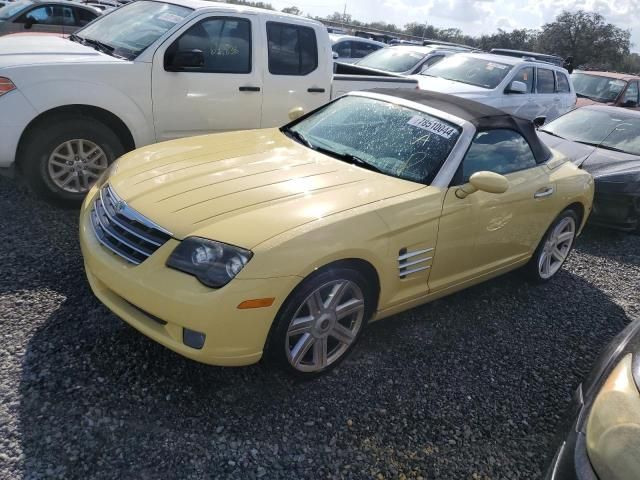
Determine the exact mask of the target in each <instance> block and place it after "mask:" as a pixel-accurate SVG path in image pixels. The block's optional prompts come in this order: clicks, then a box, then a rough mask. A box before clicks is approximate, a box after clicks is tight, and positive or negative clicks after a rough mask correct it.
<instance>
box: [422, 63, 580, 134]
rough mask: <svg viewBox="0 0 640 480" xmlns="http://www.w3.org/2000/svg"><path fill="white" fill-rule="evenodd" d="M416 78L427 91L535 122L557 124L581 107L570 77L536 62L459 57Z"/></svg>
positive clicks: (439, 64) (436, 65)
mask: <svg viewBox="0 0 640 480" xmlns="http://www.w3.org/2000/svg"><path fill="white" fill-rule="evenodd" d="M415 78H417V79H418V81H419V82H420V88H421V89H423V90H432V91H435V92H441V93H449V94H452V95H456V96H458V97H463V98H468V99H471V100H475V101H476V102H480V103H484V104H486V105H491V106H493V107H496V108H500V109H502V110H504V111H506V112H508V113H511V114H514V115H517V116H519V117H522V118H527V119H529V120H534V119H535V118H537V117H546V119H547V121H549V120H553V119H554V118H556V117H559V116H560V115H562V114H564V113H566V112H568V111H569V110H571V109H572V108H573V107H574V106H575V104H576V92H575V90H574V88H573V84H572V83H571V79H570V77H569V73H568V72H567V71H566V70H565V69H564V68H561V67H558V66H556V65H552V64H550V63H546V62H541V61H538V60H534V59H522V58H515V57H508V56H503V55H491V54H482V53H459V54H457V55H452V56H450V57H447V58H445V59H444V60H442V61H441V62H438V63H437V64H435V65H433V66H432V67H430V68H428V69H427V70H425V71H424V72H422V73H421V74H419V75H415Z"/></svg>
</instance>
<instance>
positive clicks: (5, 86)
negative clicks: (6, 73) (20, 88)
mask: <svg viewBox="0 0 640 480" xmlns="http://www.w3.org/2000/svg"><path fill="white" fill-rule="evenodd" d="M15 89H16V86H15V85H14V84H13V82H12V81H11V80H9V79H8V78H6V77H0V96H2V95H4V94H5V93H9V92H10V91H11V90H15Z"/></svg>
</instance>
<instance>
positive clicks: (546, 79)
mask: <svg viewBox="0 0 640 480" xmlns="http://www.w3.org/2000/svg"><path fill="white" fill-rule="evenodd" d="M536 91H537V92H538V93H555V91H556V85H555V79H554V76H553V70H547V69H546V68H538V78H537V80H536Z"/></svg>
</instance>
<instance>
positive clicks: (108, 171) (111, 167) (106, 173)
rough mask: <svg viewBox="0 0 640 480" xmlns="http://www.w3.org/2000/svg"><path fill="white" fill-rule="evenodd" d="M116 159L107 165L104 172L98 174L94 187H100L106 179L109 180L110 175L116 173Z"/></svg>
mask: <svg viewBox="0 0 640 480" xmlns="http://www.w3.org/2000/svg"><path fill="white" fill-rule="evenodd" d="M118 160H119V159H118ZM118 160H115V161H114V162H113V163H112V164H111V165H109V166H108V167H107V169H106V170H105V171H104V172H102V175H100V177H99V178H98V180H97V181H96V187H98V188H100V187H101V186H102V185H104V184H105V183H106V182H107V180H109V178H110V177H111V175H114V174H115V173H116V170H118Z"/></svg>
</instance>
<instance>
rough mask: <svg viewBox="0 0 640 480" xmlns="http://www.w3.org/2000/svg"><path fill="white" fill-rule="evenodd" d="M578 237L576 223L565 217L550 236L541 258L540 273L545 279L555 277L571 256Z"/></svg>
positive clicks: (539, 262) (539, 263)
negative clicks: (574, 242)
mask: <svg viewBox="0 0 640 480" xmlns="http://www.w3.org/2000/svg"><path fill="white" fill-rule="evenodd" d="M575 236H576V222H575V220H574V219H573V218H572V217H564V218H563V219H561V220H560V221H559V222H558V224H557V225H556V226H555V227H554V228H553V230H552V231H551V233H550V234H549V236H548V238H547V240H546V242H545V244H544V247H543V249H542V252H541V253H540V258H539V260H538V272H539V274H540V277H542V278H543V279H547V278H551V277H553V276H554V275H555V274H556V273H557V272H558V270H560V267H562V264H563V263H564V261H565V260H566V259H567V257H568V256H569V252H570V251H571V247H572V245H573V241H574V239H575Z"/></svg>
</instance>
